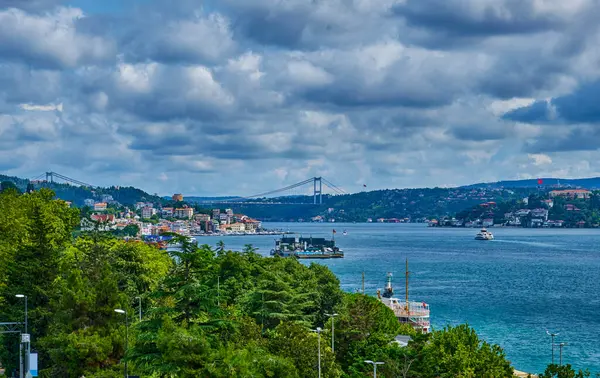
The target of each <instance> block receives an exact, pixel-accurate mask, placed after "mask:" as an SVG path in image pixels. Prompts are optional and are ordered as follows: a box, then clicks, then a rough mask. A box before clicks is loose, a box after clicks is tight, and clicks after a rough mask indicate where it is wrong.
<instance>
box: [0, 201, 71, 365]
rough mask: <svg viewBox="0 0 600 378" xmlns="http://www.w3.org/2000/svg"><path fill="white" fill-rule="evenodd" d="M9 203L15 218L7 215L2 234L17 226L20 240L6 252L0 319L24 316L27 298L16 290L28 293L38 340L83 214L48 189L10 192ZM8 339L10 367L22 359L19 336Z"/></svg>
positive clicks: (0, 355)
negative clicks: (63, 260) (65, 253)
mask: <svg viewBox="0 0 600 378" xmlns="http://www.w3.org/2000/svg"><path fill="white" fill-rule="evenodd" d="M4 195H6V194H2V196H4ZM8 202H10V205H9V206H8V209H7V211H8V212H9V213H13V214H14V215H15V218H14V219H6V218H3V219H2V220H3V222H4V224H0V230H1V231H0V236H2V235H6V234H9V233H12V232H15V231H18V232H19V235H18V239H16V240H15V242H16V243H15V245H14V246H12V247H11V248H9V249H8V251H5V252H7V253H6V254H5V255H4V258H5V260H4V261H3V262H4V263H3V264H2V268H3V278H4V279H5V281H4V282H5V285H3V286H2V287H0V302H2V303H4V304H5V306H2V308H1V309H0V318H2V319H22V318H23V303H22V300H20V299H18V298H15V294H24V295H27V297H28V304H29V332H30V333H31V334H32V339H33V340H34V342H35V341H36V340H37V339H38V338H40V337H41V336H43V335H45V334H46V331H47V328H48V323H49V320H50V318H51V315H52V314H51V312H50V311H49V304H50V298H51V287H52V283H53V282H54V280H55V279H56V277H57V275H58V267H59V259H60V255H61V253H62V252H63V251H64V250H65V248H66V247H67V245H68V244H69V243H70V241H71V232H72V230H73V228H74V227H75V226H76V225H77V224H78V223H79V217H78V212H77V210H76V209H71V208H69V207H67V206H66V205H65V203H64V201H56V200H54V193H53V192H52V191H50V190H48V189H41V190H40V191H37V192H33V193H29V194H25V195H21V196H15V195H14V194H8ZM4 210H5V209H4V208H3V211H4ZM15 222H22V223H21V224H16V223H15ZM1 238H2V237H0V239H1ZM4 340H5V342H4V344H3V348H2V350H0V359H1V360H2V361H6V365H7V367H8V368H11V367H12V366H13V365H12V364H13V361H16V360H17V355H16V354H15V353H14V351H15V350H18V348H17V347H16V338H14V337H5V338H4ZM46 357H47V356H46V355H45V354H44V353H43V352H42V354H41V355H40V360H41V361H40V363H41V364H42V365H43V364H44V363H46Z"/></svg>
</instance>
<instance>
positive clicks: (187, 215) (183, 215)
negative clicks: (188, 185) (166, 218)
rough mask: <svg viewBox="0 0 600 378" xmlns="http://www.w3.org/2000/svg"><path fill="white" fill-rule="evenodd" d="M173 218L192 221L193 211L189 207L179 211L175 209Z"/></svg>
mask: <svg viewBox="0 0 600 378" xmlns="http://www.w3.org/2000/svg"><path fill="white" fill-rule="evenodd" d="M174 215H175V218H179V219H192V217H193V216H194V209H192V208H191V207H182V208H179V209H175V212H174Z"/></svg>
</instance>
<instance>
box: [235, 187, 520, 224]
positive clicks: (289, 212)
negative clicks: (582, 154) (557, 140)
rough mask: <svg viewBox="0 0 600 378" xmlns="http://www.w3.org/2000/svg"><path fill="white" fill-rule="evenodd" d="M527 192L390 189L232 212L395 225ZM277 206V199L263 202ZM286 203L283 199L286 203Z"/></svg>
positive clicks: (244, 207)
mask: <svg viewBox="0 0 600 378" xmlns="http://www.w3.org/2000/svg"><path fill="white" fill-rule="evenodd" d="M530 193H531V190H530V189H516V190H507V189H487V188H481V189H475V188H473V189H466V188H453V189H446V188H434V189H389V190H377V191H372V192H361V193H355V194H347V195H340V196H323V205H318V206H315V205H312V201H313V198H312V197H309V196H306V197H296V198H294V202H296V203H302V205H269V204H265V205H243V204H240V205H236V206H233V209H234V211H236V212H238V211H239V212H242V213H244V214H248V215H249V216H252V217H255V218H258V219H261V220H263V221H298V220H300V219H302V220H304V221H310V220H311V218H313V217H318V216H319V217H322V218H323V220H324V221H328V220H330V219H335V221H336V222H366V221H367V219H369V218H371V219H372V220H373V222H375V221H376V220H377V219H379V218H384V219H386V220H391V221H395V219H398V220H400V219H406V221H412V222H415V221H419V220H424V219H426V218H434V217H442V216H448V215H453V214H455V213H457V212H459V211H462V210H464V209H465V208H468V207H471V206H474V205H478V204H480V203H482V202H487V201H508V200H516V199H520V198H523V197H526V196H528V195H529V194H530ZM263 201H265V202H276V201H278V199H269V200H267V199H264V200H263ZM287 201H289V199H286V202H287Z"/></svg>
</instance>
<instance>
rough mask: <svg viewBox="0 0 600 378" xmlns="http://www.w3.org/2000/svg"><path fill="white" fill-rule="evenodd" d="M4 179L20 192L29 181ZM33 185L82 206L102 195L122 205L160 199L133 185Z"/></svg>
mask: <svg viewBox="0 0 600 378" xmlns="http://www.w3.org/2000/svg"><path fill="white" fill-rule="evenodd" d="M6 181H9V182H12V183H14V184H15V185H16V186H17V188H19V190H21V191H22V192H23V191H25V190H26V189H27V185H28V184H29V183H30V181H29V180H27V179H22V178H19V177H13V176H5V175H0V182H6ZM34 187H35V188H36V189H39V188H41V187H45V188H49V189H52V190H53V191H54V192H55V193H56V197H58V198H60V199H63V200H65V201H70V202H72V203H73V204H74V205H75V206H78V207H82V206H84V201H85V200H86V199H88V198H89V199H95V200H101V199H102V197H103V196H112V198H113V200H114V201H117V202H119V203H121V204H123V205H132V204H134V203H136V202H141V201H148V202H154V203H161V201H162V200H161V198H160V197H158V196H154V195H151V194H148V193H146V192H144V191H143V190H141V189H137V188H134V187H123V186H120V187H119V186H111V187H109V188H99V187H95V188H88V187H80V186H73V185H69V184H59V183H49V182H43V183H41V182H35V183H34Z"/></svg>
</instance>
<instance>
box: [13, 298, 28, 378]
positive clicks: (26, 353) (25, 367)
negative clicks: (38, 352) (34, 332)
mask: <svg viewBox="0 0 600 378" xmlns="http://www.w3.org/2000/svg"><path fill="white" fill-rule="evenodd" d="M15 297H17V298H25V335H29V334H28V333H27V329H28V326H27V323H28V319H27V295H23V294H17V295H15ZM30 340H31V339H30V338H28V340H27V345H26V347H25V362H24V363H23V366H22V368H21V373H20V375H21V377H23V371H25V376H27V373H29V352H30V350H31V349H30V347H29V345H30V344H31V343H30ZM21 344H23V337H22V336H21Z"/></svg>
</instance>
